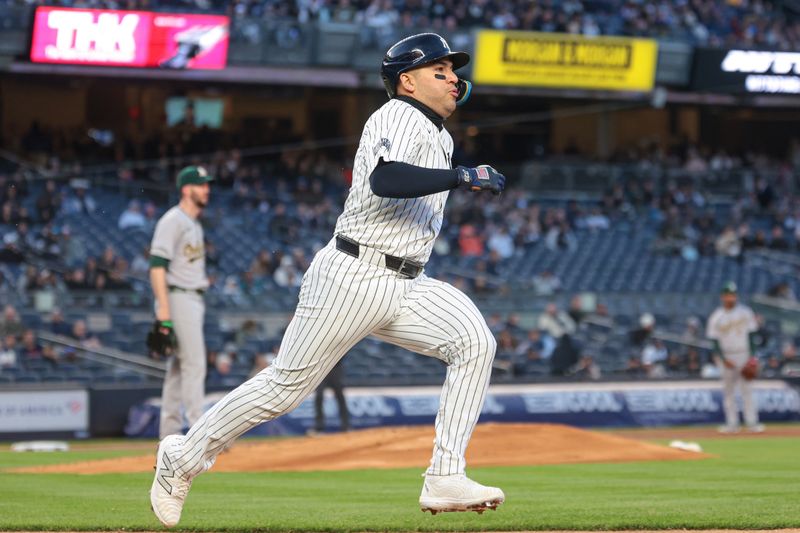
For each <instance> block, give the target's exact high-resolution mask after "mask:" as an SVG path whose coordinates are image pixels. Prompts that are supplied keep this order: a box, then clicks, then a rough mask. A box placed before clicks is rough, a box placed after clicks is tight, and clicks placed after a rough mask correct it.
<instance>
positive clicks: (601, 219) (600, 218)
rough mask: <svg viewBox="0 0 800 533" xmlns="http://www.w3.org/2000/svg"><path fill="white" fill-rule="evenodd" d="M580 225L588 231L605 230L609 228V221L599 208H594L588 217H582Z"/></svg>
mask: <svg viewBox="0 0 800 533" xmlns="http://www.w3.org/2000/svg"><path fill="white" fill-rule="evenodd" d="M581 225H582V226H583V227H584V228H586V229H588V230H590V231H598V230H607V229H609V228H610V227H611V221H610V220H609V219H608V217H607V216H606V215H605V214H603V212H602V211H601V210H600V208H599V207H595V208H593V209H592V211H591V212H590V213H589V214H588V215H586V216H585V217H583V220H582V221H581Z"/></svg>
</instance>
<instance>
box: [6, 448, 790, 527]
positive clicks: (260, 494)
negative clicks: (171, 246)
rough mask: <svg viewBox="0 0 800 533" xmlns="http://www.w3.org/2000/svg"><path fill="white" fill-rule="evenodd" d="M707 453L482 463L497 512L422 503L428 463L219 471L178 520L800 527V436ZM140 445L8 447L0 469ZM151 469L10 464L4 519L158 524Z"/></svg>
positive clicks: (20, 523) (34, 523) (218, 523)
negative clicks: (54, 450) (501, 494)
mask: <svg viewBox="0 0 800 533" xmlns="http://www.w3.org/2000/svg"><path fill="white" fill-rule="evenodd" d="M700 443H701V444H702V446H703V448H704V450H705V451H707V452H709V453H712V454H715V455H716V456H717V457H716V458H712V459H708V460H703V461H674V462H651V463H625V464H584V465H558V466H540V467H504V468H480V469H478V468H476V469H474V470H470V472H469V473H470V475H471V476H472V477H474V478H475V479H477V480H478V481H481V482H483V483H488V484H493V485H497V486H500V487H502V488H503V489H504V490H505V492H506V497H507V503H506V504H505V505H503V506H501V508H500V509H499V510H498V511H496V512H491V511H488V512H486V513H484V514H483V515H477V514H475V513H449V514H440V515H436V516H431V515H430V514H428V513H425V514H423V513H422V512H420V510H419V507H418V505H417V498H418V496H419V490H420V488H421V482H422V478H421V477H420V473H421V470H419V469H402V470H370V471H347V472H310V473H309V472H307V473H241V474H240V473H214V472H210V473H208V474H205V475H203V476H200V477H199V478H197V479H196V480H195V483H194V487H193V488H192V491H191V493H190V494H189V498H188V500H187V503H186V507H185V508H184V515H183V519H182V521H181V524H180V527H179V528H177V529H185V530H196V531H255V530H262V531H434V530H435V531H477V530H536V529H565V530H569V529H598V530H602V529H634V528H637V529H638V528H641V529H667V528H669V529H675V528H687V529H702V528H735V529H753V528H786V527H800V512H798V509H799V508H800V507H798V501H800V438H791V437H783V438H781V437H765V438H736V437H732V438H729V439H709V440H701V441H700ZM141 453H142V451H141V450H133V451H128V452H126V451H124V450H120V451H114V452H88V451H76V452H68V453H61V454H18V453H11V452H8V451H3V452H0V469H6V468H11V467H14V466H23V465H32V464H52V463H54V462H72V461H82V460H87V459H91V458H105V457H114V456H119V455H131V454H141ZM151 481H152V476H151V475H150V474H127V475H97V476H79V475H70V474H45V475H43V474H9V473H0V529H4V530H15V529H16V530H23V529H24V530H59V529H61V530H121V529H125V530H154V529H161V527H160V525H159V524H158V522H157V520H156V519H155V517H154V516H153V515H152V513H151V511H150V508H149V500H148V490H149V486H150V483H151Z"/></svg>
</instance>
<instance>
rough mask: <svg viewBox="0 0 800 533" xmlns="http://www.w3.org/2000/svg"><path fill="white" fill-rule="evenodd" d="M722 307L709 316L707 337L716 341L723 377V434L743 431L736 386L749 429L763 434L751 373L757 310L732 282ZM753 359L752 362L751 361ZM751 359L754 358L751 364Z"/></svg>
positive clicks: (726, 287)
mask: <svg viewBox="0 0 800 533" xmlns="http://www.w3.org/2000/svg"><path fill="white" fill-rule="evenodd" d="M720 300H721V302H722V306H720V307H717V309H716V310H714V312H713V313H712V314H711V316H710V317H709V319H708V325H707V327H706V337H708V338H709V339H711V341H712V342H713V343H714V362H715V363H716V364H717V367H718V368H719V369H720V374H721V377H722V393H723V407H724V409H725V425H724V426H722V427H721V428H720V432H721V433H736V432H738V431H739V409H738V407H737V406H736V389H737V388H738V389H739V391H740V392H741V395H742V404H743V407H744V422H745V424H746V426H747V429H748V431H751V432H754V433H760V432H762V431H764V426H762V425H761V424H759V423H758V406H757V405H756V403H755V401H754V399H753V386H752V379H753V378H754V377H755V373H754V372H753V373H751V372H752V371H751V368H750V367H752V366H753V363H754V362H755V359H754V355H755V352H754V349H753V334H754V333H755V332H756V331H758V323H757V322H756V316H755V314H754V313H753V310H752V309H750V308H749V307H747V306H746V305H744V304H740V303H738V297H737V289H736V284H735V283H733V282H728V283H726V284H725V285H724V286H723V287H722V292H721V294H720ZM751 360H752V361H751ZM748 361H751V362H750V364H748Z"/></svg>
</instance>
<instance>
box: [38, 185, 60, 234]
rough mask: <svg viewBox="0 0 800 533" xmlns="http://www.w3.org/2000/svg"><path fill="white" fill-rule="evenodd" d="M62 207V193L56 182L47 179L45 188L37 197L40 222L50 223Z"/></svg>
mask: <svg viewBox="0 0 800 533" xmlns="http://www.w3.org/2000/svg"><path fill="white" fill-rule="evenodd" d="M60 209H61V195H60V193H59V192H58V189H57V188H56V182H55V181H53V180H47V182H45V186H44V189H42V192H41V193H39V196H38V197H37V198H36V213H37V216H38V218H39V221H40V222H43V223H45V224H46V223H48V222H50V221H51V220H53V219H54V218H55V216H56V214H58V212H59V210H60Z"/></svg>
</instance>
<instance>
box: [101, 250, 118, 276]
mask: <svg viewBox="0 0 800 533" xmlns="http://www.w3.org/2000/svg"><path fill="white" fill-rule="evenodd" d="M116 263H117V251H116V250H114V247H113V246H111V245H110V244H109V245H107V246H106V247H105V249H104V250H103V255H101V256H100V259H99V260H98V261H97V269H98V270H99V271H100V272H103V273H105V274H106V275H108V273H110V272H111V271H112V270H114V267H115V266H116Z"/></svg>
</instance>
